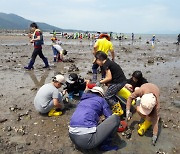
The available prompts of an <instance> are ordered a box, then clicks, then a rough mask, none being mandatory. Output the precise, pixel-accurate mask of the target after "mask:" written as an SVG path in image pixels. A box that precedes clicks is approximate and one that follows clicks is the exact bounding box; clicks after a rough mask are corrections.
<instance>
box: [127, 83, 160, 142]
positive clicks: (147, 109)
mask: <svg viewBox="0 0 180 154" xmlns="http://www.w3.org/2000/svg"><path fill="white" fill-rule="evenodd" d="M137 97H140V98H141V99H140V104H137V112H138V114H139V115H140V117H141V118H143V119H144V122H143V123H142V124H139V129H138V134H139V135H144V133H145V132H146V130H147V129H148V128H149V127H150V126H151V125H152V128H153V137H152V144H153V145H155V143H156V140H157V136H158V122H159V109H160V98H159V97H160V92H159V88H158V87H157V86H156V85H154V84H152V83H146V84H143V85H142V86H141V87H140V88H138V89H136V90H135V92H133V93H132V94H131V96H130V97H129V98H128V100H127V104H126V118H127V119H128V120H130V118H131V116H132V113H131V112H130V107H131V103H132V100H134V99H136V98H137Z"/></svg>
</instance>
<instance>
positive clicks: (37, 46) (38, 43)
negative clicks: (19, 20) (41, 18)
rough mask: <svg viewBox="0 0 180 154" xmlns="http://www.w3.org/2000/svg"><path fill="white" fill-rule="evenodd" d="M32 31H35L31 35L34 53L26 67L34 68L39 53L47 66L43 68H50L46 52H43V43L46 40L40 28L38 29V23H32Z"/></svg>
mask: <svg viewBox="0 0 180 154" xmlns="http://www.w3.org/2000/svg"><path fill="white" fill-rule="evenodd" d="M30 28H31V31H33V35H32V36H31V35H29V37H30V38H31V41H30V42H31V43H34V51H33V53H32V56H31V60H30V62H29V64H28V66H25V67H24V68H25V69H27V70H31V69H33V68H34V67H33V65H34V63H35V60H36V57H37V55H39V57H40V58H41V59H42V60H43V62H44V64H45V66H44V67H43V68H48V67H49V64H48V59H47V58H46V57H45V56H44V54H43V53H42V45H43V44H44V40H43V35H42V32H41V30H40V29H38V26H37V24H36V23H32V24H31V25H30Z"/></svg>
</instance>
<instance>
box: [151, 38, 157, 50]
mask: <svg viewBox="0 0 180 154" xmlns="http://www.w3.org/2000/svg"><path fill="white" fill-rule="evenodd" d="M155 40H156V36H155V35H153V37H152V39H151V45H152V48H154V43H155Z"/></svg>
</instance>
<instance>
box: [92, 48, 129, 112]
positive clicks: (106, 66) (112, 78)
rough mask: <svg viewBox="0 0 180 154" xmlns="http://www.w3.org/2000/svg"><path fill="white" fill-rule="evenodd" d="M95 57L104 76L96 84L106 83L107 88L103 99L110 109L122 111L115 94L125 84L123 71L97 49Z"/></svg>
mask: <svg viewBox="0 0 180 154" xmlns="http://www.w3.org/2000/svg"><path fill="white" fill-rule="evenodd" d="M95 57H96V63H97V64H98V65H99V66H101V67H102V68H103V70H104V72H105V78H104V79H102V80H100V81H99V82H97V83H96V86H100V85H101V84H106V85H107V86H108V89H107V91H106V94H105V99H106V100H107V101H108V104H109V105H110V107H111V108H112V111H113V110H115V109H116V108H119V112H122V113H123V110H122V108H121V105H120V102H118V100H117V97H116V95H117V93H118V92H119V91H120V89H122V88H123V87H124V86H125V84H126V77H125V75H124V72H123V70H122V69H121V67H120V66H119V65H118V64H117V63H115V62H114V61H111V60H110V59H109V58H108V57H107V55H106V54H105V53H104V52H102V51H98V52H97V53H96V55H95Z"/></svg>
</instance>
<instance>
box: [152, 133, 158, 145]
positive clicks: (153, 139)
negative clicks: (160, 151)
mask: <svg viewBox="0 0 180 154" xmlns="http://www.w3.org/2000/svg"><path fill="white" fill-rule="evenodd" d="M156 141H157V136H156V135H153V137H152V144H153V145H154V146H155V144H156Z"/></svg>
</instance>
